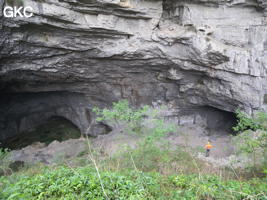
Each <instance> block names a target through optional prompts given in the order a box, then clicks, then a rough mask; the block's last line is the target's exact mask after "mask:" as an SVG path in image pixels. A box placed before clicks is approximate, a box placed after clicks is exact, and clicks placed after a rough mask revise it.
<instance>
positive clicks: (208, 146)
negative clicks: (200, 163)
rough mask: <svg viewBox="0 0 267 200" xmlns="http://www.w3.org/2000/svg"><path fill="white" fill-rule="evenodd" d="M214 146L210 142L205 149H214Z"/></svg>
mask: <svg viewBox="0 0 267 200" xmlns="http://www.w3.org/2000/svg"><path fill="white" fill-rule="evenodd" d="M212 147H213V146H212V145H211V143H210V142H208V143H207V144H206V146H205V149H209V150H210V149H212Z"/></svg>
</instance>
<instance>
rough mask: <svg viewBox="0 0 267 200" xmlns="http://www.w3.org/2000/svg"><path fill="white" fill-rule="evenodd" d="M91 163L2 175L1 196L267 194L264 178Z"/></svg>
mask: <svg viewBox="0 0 267 200" xmlns="http://www.w3.org/2000/svg"><path fill="white" fill-rule="evenodd" d="M101 177H102V182H103V185H104V188H105V192H106V194H107V198H105V196H104V195H103V191H102V189H101V186H100V182H99V180H98V178H97V173H96V172H95V170H94V169H93V168H91V167H82V168H76V169H72V168H69V167H64V166H63V167H58V168H55V169H53V170H51V169H44V170H43V171H41V172H40V173H39V174H35V175H33V176H32V175H25V174H24V175H19V176H18V175H16V176H13V175H12V176H10V177H1V178H0V183H1V188H2V192H1V193H0V199H9V200H24V199H25V200H26V199H40V200H42V199H62V200H63V199H64V200H65V199H99V200H100V199H103V200H104V199H132V200H136V199H140V200H141V199H142V200H143V199H166V200H167V199H188V200H192V199H196V200H197V199H237V200H239V199H240V200H241V199H253V200H256V199H258V200H263V199H266V198H267V196H266V195H267V179H252V180H250V181H247V182H241V181H237V180H227V181H224V180H222V179H221V178H220V177H218V176H212V175H206V176H201V177H199V175H197V174H191V175H183V174H180V175H171V176H162V175H160V174H158V173H142V172H134V171H128V172H124V173H123V172H112V171H103V172H101Z"/></svg>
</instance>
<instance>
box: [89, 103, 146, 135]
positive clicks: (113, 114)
mask: <svg viewBox="0 0 267 200" xmlns="http://www.w3.org/2000/svg"><path fill="white" fill-rule="evenodd" d="M112 105H113V106H112V108H111V109H107V108H105V109H103V110H102V109H100V108H96V107H95V108H94V109H93V112H95V113H96V114H97V115H98V117H97V119H96V121H98V122H100V121H107V122H108V123H110V124H111V125H127V126H129V127H130V128H131V130H133V131H136V132H138V131H140V129H141V126H142V120H143V119H144V117H145V113H146V112H147V110H148V106H143V107H142V108H140V109H132V108H130V106H129V103H128V101H127V100H121V101H119V102H114V103H113V104H112Z"/></svg>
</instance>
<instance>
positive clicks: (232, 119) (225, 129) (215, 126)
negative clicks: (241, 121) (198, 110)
mask: <svg viewBox="0 0 267 200" xmlns="http://www.w3.org/2000/svg"><path fill="white" fill-rule="evenodd" d="M202 110H203V113H204V115H205V118H206V123H207V124H206V125H207V130H208V132H209V135H235V133H234V131H233V129H232V128H233V127H234V126H235V125H236V124H237V122H238V121H237V117H236V114H235V113H234V112H229V111H225V110H221V109H218V108H214V107H211V106H204V107H203V108H202Z"/></svg>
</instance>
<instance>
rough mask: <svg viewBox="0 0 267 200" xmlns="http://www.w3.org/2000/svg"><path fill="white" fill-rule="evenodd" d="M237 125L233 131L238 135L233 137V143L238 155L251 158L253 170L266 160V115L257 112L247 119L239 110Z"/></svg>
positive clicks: (237, 112)
mask: <svg viewBox="0 0 267 200" xmlns="http://www.w3.org/2000/svg"><path fill="white" fill-rule="evenodd" d="M236 115H237V118H238V124H237V125H236V126H235V127H233V130H234V131H236V132H238V133H239V135H237V136H235V137H234V140H233V141H234V143H235V144H236V146H237V150H238V151H239V153H243V154H247V156H248V157H251V158H252V164H253V167H254V169H256V168H257V166H256V165H257V164H261V163H264V162H265V161H266V160H267V129H266V123H267V114H266V113H264V112H258V113H256V115H255V116H254V117H249V116H247V115H246V114H245V113H243V112H241V111H240V110H237V111H236Z"/></svg>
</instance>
